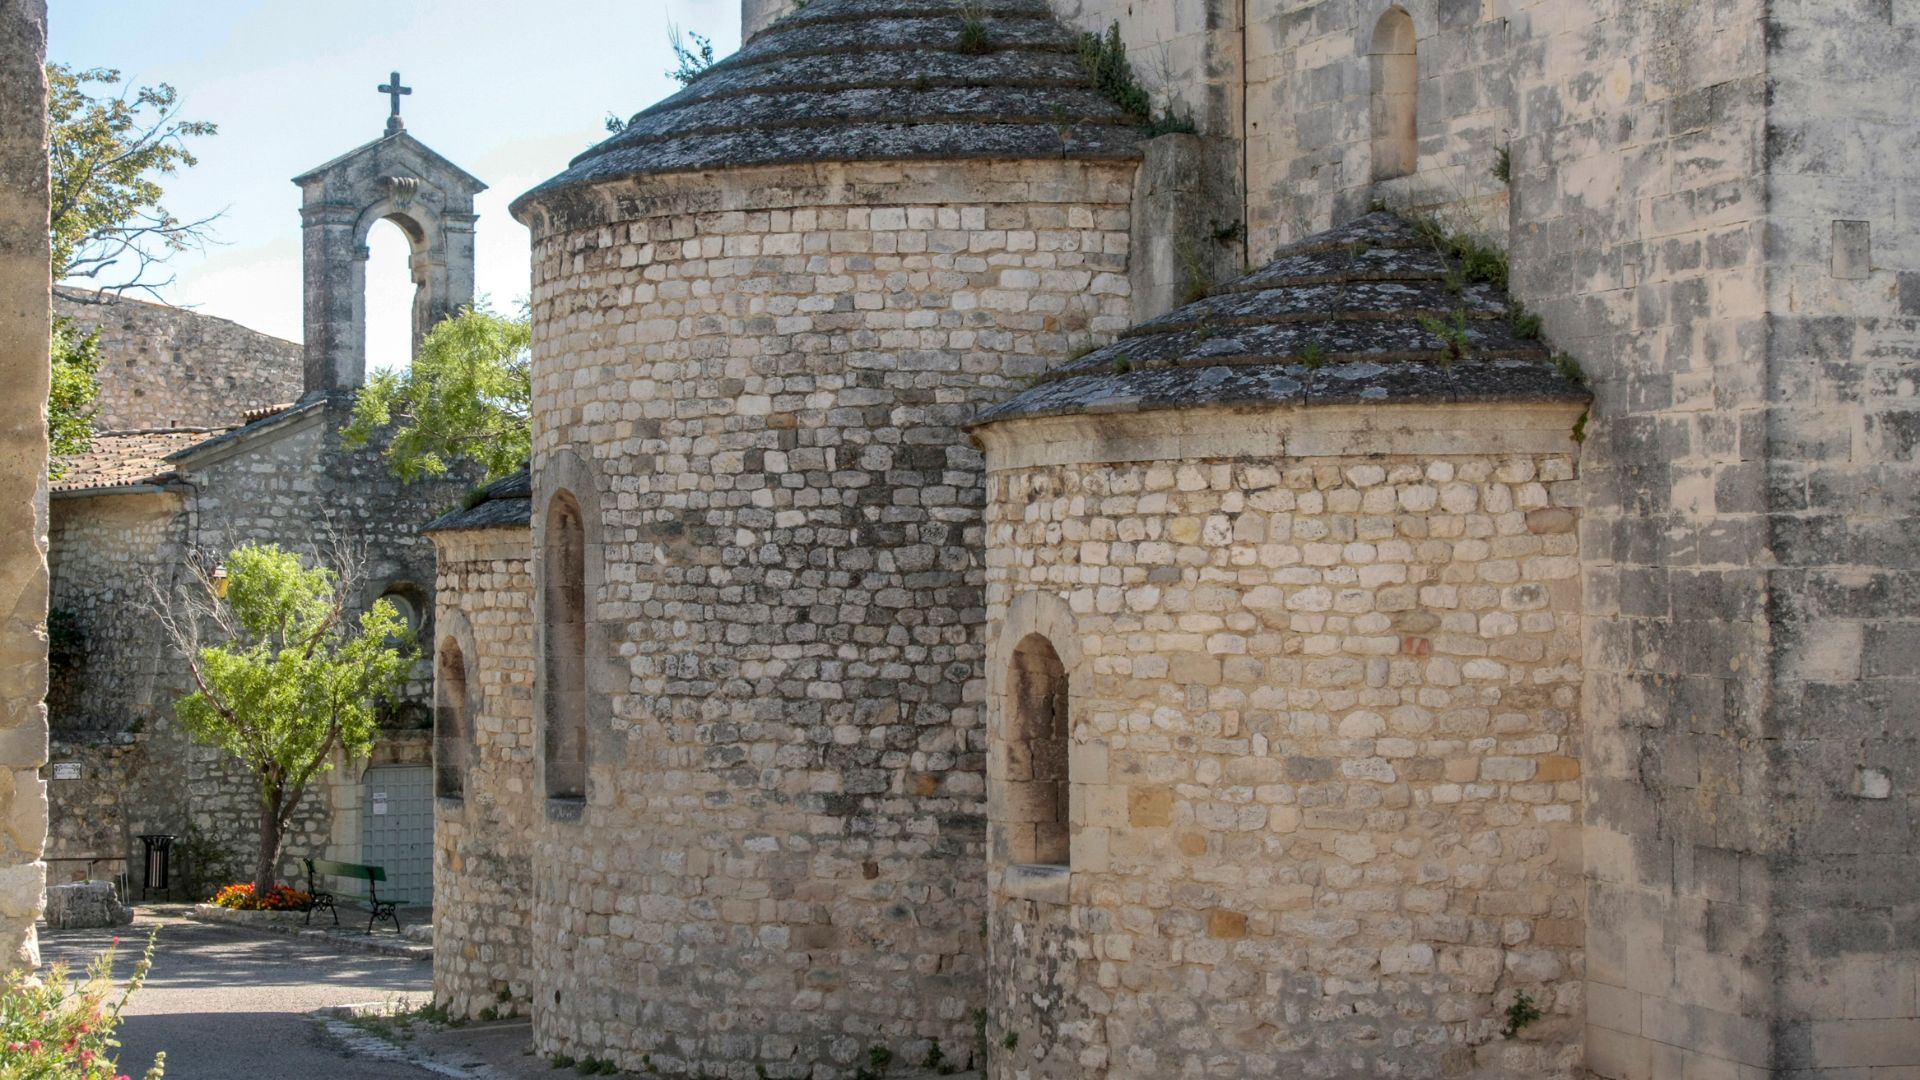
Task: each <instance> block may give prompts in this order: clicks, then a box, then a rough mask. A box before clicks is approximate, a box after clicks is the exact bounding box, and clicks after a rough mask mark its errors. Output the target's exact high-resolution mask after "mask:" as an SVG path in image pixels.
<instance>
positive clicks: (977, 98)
mask: <svg viewBox="0 0 1920 1080" xmlns="http://www.w3.org/2000/svg"><path fill="white" fill-rule="evenodd" d="M985 8H986V25H987V34H988V40H989V41H990V43H991V46H992V51H990V52H987V53H985V54H982V55H969V54H963V53H962V52H960V50H959V41H960V33H961V18H960V14H959V8H958V5H957V4H956V3H954V0H813V2H812V3H809V4H807V5H806V6H805V7H804V8H801V9H800V10H799V11H796V12H794V13H793V14H791V15H788V16H787V17H785V18H783V19H781V20H780V21H779V22H777V23H775V24H773V25H772V26H770V27H768V28H767V29H766V30H764V31H763V32H761V33H760V34H759V35H757V36H755V37H754V38H753V40H751V41H749V42H748V43H747V44H746V45H745V46H744V47H743V48H742V49H741V50H740V51H739V52H737V53H735V54H734V55H732V56H730V57H727V58H726V59H724V60H722V61H720V62H719V63H717V64H715V65H714V66H713V67H712V68H710V69H708V70H707V72H706V73H705V74H703V75H701V76H700V77H699V78H697V79H695V80H694V81H693V82H692V83H691V84H689V85H688V86H687V87H686V89H684V90H682V91H681V92H679V93H677V94H675V95H673V96H672V97H670V98H667V99H666V100H665V101H662V102H660V103H659V104H658V105H655V106H653V107H652V108H650V109H647V110H646V111H644V112H641V113H639V114H637V115H635V116H634V117H633V119H632V121H631V122H630V123H629V124H628V125H627V128H626V130H624V131H622V132H621V133H619V134H618V135H615V136H614V137H612V138H610V139H608V140H606V141H605V142H602V143H600V144H599V145H597V146H595V147H593V148H592V149H590V150H588V151H587V152H585V153H583V154H581V155H580V156H579V157H576V158H574V159H573V162H572V164H571V167H570V168H568V169H567V171H566V172H564V173H561V174H560V175H559V176H557V177H555V178H553V179H552V180H549V181H548V182H547V183H545V184H543V185H541V186H540V187H538V188H535V189H534V190H533V191H531V192H529V193H528V194H526V195H523V196H521V201H522V202H524V201H526V200H528V199H533V198H537V197H539V196H540V195H542V194H546V193H550V192H552V191H554V190H557V189H560V188H566V187H572V186H575V185H578V184H583V183H591V182H593V181H596V180H602V179H609V178H613V177H618V176H632V175H639V174H645V173H665V172H680V171H687V170H697V169H709V168H719V167H726V166H735V165H764V164H776V163H783V162H797V161H898V160H914V159H938V160H951V159H955V158H1032V157H1047V158H1058V157H1073V158H1089V157H1093V158H1098V157H1131V156H1133V155H1135V154H1136V153H1137V145H1138V143H1139V141H1140V132H1139V131H1138V129H1137V128H1136V126H1135V125H1134V123H1133V122H1132V121H1131V120H1130V119H1129V118H1128V117H1127V116H1126V115H1125V114H1124V113H1123V112H1121V110H1120V109H1118V108H1117V107H1116V106H1115V105H1114V104H1113V103H1112V102H1111V101H1110V100H1109V99H1108V98H1107V97H1106V96H1104V95H1103V94H1101V93H1100V92H1099V91H1097V90H1095V89H1094V88H1093V86H1092V84H1091V82H1090V81H1089V80H1088V78H1087V75H1086V73H1085V72H1084V71H1083V69H1082V68H1081V66H1080V61H1079V56H1078V52H1077V43H1076V42H1077V39H1076V37H1075V35H1074V34H1073V33H1072V32H1071V31H1069V30H1068V29H1067V28H1066V27H1064V26H1062V25H1061V24H1060V23H1059V22H1058V21H1057V20H1056V19H1055V18H1054V17H1053V13H1052V12H1051V11H1050V10H1049V9H1048V7H1047V3H1046V0H985ZM516 210H517V204H516Z"/></svg>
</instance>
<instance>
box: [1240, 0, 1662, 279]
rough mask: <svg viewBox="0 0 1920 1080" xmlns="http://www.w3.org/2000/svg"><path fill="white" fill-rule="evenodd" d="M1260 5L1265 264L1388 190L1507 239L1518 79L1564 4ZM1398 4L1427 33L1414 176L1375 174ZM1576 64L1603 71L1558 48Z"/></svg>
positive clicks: (1254, 57) (1251, 117) (1251, 144)
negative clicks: (1374, 66) (1375, 73)
mask: <svg viewBox="0 0 1920 1080" xmlns="http://www.w3.org/2000/svg"><path fill="white" fill-rule="evenodd" d="M1249 4H1250V5H1251V12H1250V17H1249V22H1248V33H1247V43H1246V49H1247V83H1248V85H1247V89H1246V94H1247V123H1248V127H1247V134H1246V155H1247V176H1248V185H1247V187H1248V191H1249V192H1250V193H1251V194H1250V200H1249V201H1250V208H1249V216H1250V219H1251V220H1250V221H1249V241H1250V245H1249V249H1250V251H1251V252H1252V254H1253V260H1254V261H1255V262H1256V263H1257V262H1259V261H1261V260H1263V259H1265V258H1266V257H1267V254H1268V253H1269V252H1271V251H1272V250H1273V249H1274V248H1275V247H1278V246H1280V245H1282V244H1286V243H1289V242H1291V241H1294V240H1298V239H1300V238H1302V237H1304V236H1306V235H1308V234H1310V233H1314V232H1317V231H1319V230H1321V229H1324V228H1327V227H1328V226H1330V225H1334V224H1338V223H1339V222H1342V221H1346V220H1349V219H1351V218H1355V217H1358V216H1359V215H1361V214H1363V213H1365V212H1366V210H1367V207H1368V206H1369V205H1370V204H1371V203H1373V202H1375V201H1382V202H1386V203H1388V204H1389V205H1392V206H1396V207H1442V208H1444V210H1445V212H1446V213H1447V214H1448V215H1449V216H1450V217H1452V218H1453V219H1454V221H1455V223H1456V224H1458V225H1460V226H1463V227H1466V228H1469V229H1471V230H1473V231H1475V232H1479V233H1482V234H1488V235H1492V236H1493V237H1495V239H1496V240H1499V241H1501V242H1504V234H1505V232H1506V228H1507V205H1506V194H1507V189H1506V186H1505V184H1503V183H1502V182H1501V181H1500V180H1499V179H1497V178H1496V177H1495V176H1494V175H1493V169H1494V166H1495V164H1496V162H1497V160H1498V156H1499V151H1500V149H1501V148H1502V147H1504V146H1506V145H1507V143H1508V141H1509V139H1510V138H1515V134H1516V133H1515V129H1516V127H1520V126H1521V125H1520V124H1518V123H1517V118H1518V115H1519V108H1518V105H1517V101H1518V100H1519V99H1518V97H1517V96H1516V90H1515V86H1516V85H1517V83H1518V81H1519V80H1520V78H1521V65H1522V64H1524V63H1525V60H1524V59H1523V57H1525V56H1526V53H1525V51H1524V49H1523V48H1521V46H1520V45H1519V44H1518V43H1519V42H1521V41H1522V40H1524V39H1526V38H1527V37H1528V36H1529V34H1530V32H1531V28H1532V27H1533V26H1535V25H1536V22H1537V24H1538V25H1541V26H1542V27H1543V28H1544V27H1547V26H1551V25H1554V24H1553V22H1552V20H1553V19H1556V18H1558V17H1559V16H1558V15H1557V14H1553V15H1549V14H1546V9H1547V8H1548V7H1550V6H1551V5H1548V4H1532V3H1526V2H1524V0H1516V2H1509V0H1498V2H1495V0H1485V2H1483V0H1471V2H1465V0H1405V2H1403V3H1398V4H1395V3H1393V2H1392V0H1333V2H1320V3H1301V2H1298V0H1249ZM1578 6H1581V7H1585V6H1586V5H1578ZM1390 7H1398V8H1401V9H1403V10H1405V11H1407V12H1408V13H1409V14H1410V15H1412V17H1413V22H1414V28H1415V33H1416V35H1417V42H1418V46H1417V50H1418V51H1417V56H1418V64H1419V110H1418V123H1417V128H1416V130H1417V136H1418V138H1417V141H1418V154H1419V158H1418V164H1417V167H1416V169H1415V171H1414V172H1413V174H1412V175H1409V176H1404V177H1398V178H1395V179H1392V180H1388V181H1384V182H1381V183H1375V182H1374V180H1373V151H1372V136H1373V124H1372V118H1371V112H1370V109H1371V104H1370V103H1371V100H1372V89H1373V77H1372V70H1371V62H1370V60H1369V58H1368V57H1369V53H1370V51H1371V50H1372V48H1373V36H1374V28H1375V26H1376V25H1377V24H1378V23H1379V21H1380V18H1381V16H1382V15H1383V14H1385V13H1386V12H1387V11H1388V9H1389V8H1390ZM1576 69H1578V70H1579V72H1580V73H1581V74H1586V73H1590V72H1591V69H1590V68H1587V67H1585V66H1584V62H1576V60H1575V58H1574V57H1573V56H1572V55H1571V54H1556V55H1555V56H1554V57H1553V58H1552V72H1553V75H1554V76H1555V77H1560V76H1571V75H1575V72H1576ZM1621 77H1623V78H1624V77H1628V76H1626V75H1625V74H1624V73H1621ZM1607 89H1608V90H1609V91H1612V90H1613V89H1614V87H1613V86H1612V85H1611V84H1610V85H1609V86H1608V88H1607ZM1537 115H1539V116H1540V118H1542V119H1546V118H1548V117H1549V116H1550V115H1551V113H1550V111H1548V110H1542V111H1541V112H1540V113H1539V114H1537ZM1516 141H1517V140H1516ZM1503 246H1504V243H1503Z"/></svg>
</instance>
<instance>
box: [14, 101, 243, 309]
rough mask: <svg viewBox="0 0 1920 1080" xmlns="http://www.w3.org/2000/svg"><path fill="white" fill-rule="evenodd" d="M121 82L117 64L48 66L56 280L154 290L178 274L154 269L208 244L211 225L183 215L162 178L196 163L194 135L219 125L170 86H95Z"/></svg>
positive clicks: (54, 270)
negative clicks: (183, 114) (196, 112)
mask: <svg viewBox="0 0 1920 1080" xmlns="http://www.w3.org/2000/svg"><path fill="white" fill-rule="evenodd" d="M119 81H120V72H118V71H116V70H114V69H113V68H87V69H84V70H81V69H74V68H70V67H68V66H66V65H64V64H48V65H47V128H48V130H47V135H48V148H47V157H48V166H49V172H50V177H51V181H52V183H51V189H50V191H51V201H52V208H51V217H50V231H51V237H52V240H53V276H54V279H55V280H56V281H58V280H70V279H74V278H83V279H86V280H87V281H88V282H90V283H92V284H94V285H96V286H98V287H101V288H106V289H118V290H126V289H145V290H148V291H152V290H154V289H157V288H159V287H161V286H163V285H166V284H168V283H169V282H170V281H171V280H172V279H171V278H167V279H166V280H154V279H153V278H152V277H150V276H149V275H151V274H152V273H153V272H154V271H155V270H156V269H157V268H158V267H159V265H160V264H162V263H164V262H165V261H166V260H167V259H168V258H170V257H171V256H173V255H174V254H176V253H178V252H181V251H185V250H187V249H189V248H194V247H199V246H200V245H202V244H204V243H205V242H206V240H207V238H208V226H209V225H210V224H211V223H212V221H213V217H207V218H202V219H200V220H197V221H182V220H180V219H179V218H177V217H175V216H174V215H173V213H172V212H171V211H169V210H168V209H167V208H166V207H165V206H163V205H162V204H161V199H162V198H163V197H164V196H165V194H166V192H165V189H164V188H162V187H161V179H162V178H164V177H167V176H171V175H173V174H174V173H177V172H179V171H180V169H182V168H184V167H190V166H192V165H194V164H196V163H197V161H196V159H195V158H194V156H193V152H192V151H191V150H189V149H188V146H187V143H188V140H190V139H194V138H200V137H204V136H208V135H212V134H215V133H216V132H217V131H218V128H217V127H216V126H215V125H214V124H212V123H210V122H208V121H205V120H182V119H180V104H179V102H180V95H179V93H178V92H177V91H175V90H174V88H173V87H171V86H168V85H167V84H166V83H161V84H159V85H157V86H142V87H139V88H137V89H136V88H134V87H132V86H127V87H125V88H123V89H121V90H120V92H119V93H117V94H111V93H110V94H103V95H100V96H95V95H94V94H92V93H90V92H89V89H88V88H89V87H91V86H95V85H100V84H117V83H118V82H119ZM217 216H218V215H214V217H217Z"/></svg>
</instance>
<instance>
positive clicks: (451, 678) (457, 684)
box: [433, 638, 472, 799]
mask: <svg viewBox="0 0 1920 1080" xmlns="http://www.w3.org/2000/svg"><path fill="white" fill-rule="evenodd" d="M438 668H439V670H438V671H436V672H435V678H434V702H433V782H434V794H436V795H439V796H441V797H443V798H450V799H457V798H460V797H461V796H462V795H464V794H465V793H466V788H467V761H468V751H467V743H468V741H469V739H470V738H471V734H470V733H471V730H472V720H471V717H469V716H468V709H467V662H466V656H465V655H464V654H463V653H461V651H460V646H459V644H458V643H456V642H455V641H454V640H453V639H452V638H448V639H447V640H446V641H443V642H441V643H440V662H439V665H438Z"/></svg>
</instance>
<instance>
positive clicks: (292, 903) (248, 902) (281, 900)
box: [209, 881, 313, 911]
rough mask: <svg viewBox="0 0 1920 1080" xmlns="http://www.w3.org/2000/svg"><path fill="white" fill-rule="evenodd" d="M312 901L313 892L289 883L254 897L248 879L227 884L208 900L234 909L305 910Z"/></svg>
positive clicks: (215, 904) (218, 905) (216, 905)
mask: <svg viewBox="0 0 1920 1080" xmlns="http://www.w3.org/2000/svg"><path fill="white" fill-rule="evenodd" d="M312 902H313V894H311V893H305V892H301V891H300V890H299V889H296V888H294V887H292V886H291V885H275V886H273V887H272V888H270V889H268V890H267V895H266V896H264V897H256V896H254V895H253V883H252V882H250V881H247V882H238V883H236V884H233V885H229V886H227V887H226V888H224V889H221V890H220V891H219V892H217V893H214V894H213V899H212V900H211V901H209V903H211V904H213V905H214V906H215V907H223V908H230V909H232V910H234V911H305V910H307V905H309V904H310V903H312Z"/></svg>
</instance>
